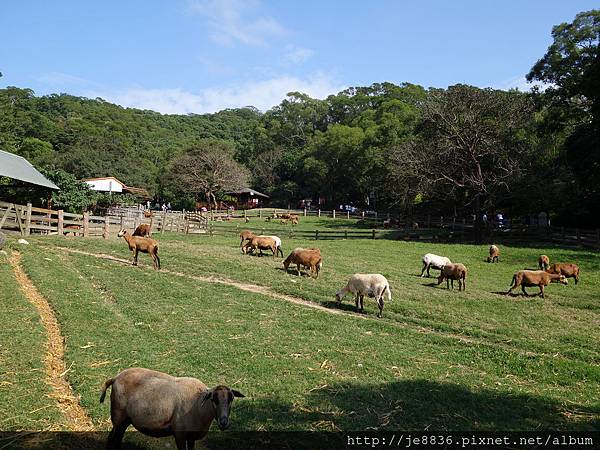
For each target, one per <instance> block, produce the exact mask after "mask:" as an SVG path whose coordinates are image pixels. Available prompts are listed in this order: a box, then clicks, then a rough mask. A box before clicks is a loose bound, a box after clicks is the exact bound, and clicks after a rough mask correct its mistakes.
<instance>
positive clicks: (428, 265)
mask: <svg viewBox="0 0 600 450" xmlns="http://www.w3.org/2000/svg"><path fill="white" fill-rule="evenodd" d="M430 267H431V264H427V278H429V277H430V275H429V268H430Z"/></svg>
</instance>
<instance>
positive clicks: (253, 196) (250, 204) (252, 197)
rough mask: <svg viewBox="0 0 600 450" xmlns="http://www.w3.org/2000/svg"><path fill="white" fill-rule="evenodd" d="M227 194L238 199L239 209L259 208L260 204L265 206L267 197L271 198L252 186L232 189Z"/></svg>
mask: <svg viewBox="0 0 600 450" xmlns="http://www.w3.org/2000/svg"><path fill="white" fill-rule="evenodd" d="M225 194H227V195H229V196H231V197H234V198H235V199H236V203H237V208H238V209H250V208H258V207H259V206H263V202H264V201H265V199H268V198H269V196H268V195H266V194H263V193H262V192H258V191H255V190H254V189H250V188H243V189H240V190H238V191H230V192H226V193H225Z"/></svg>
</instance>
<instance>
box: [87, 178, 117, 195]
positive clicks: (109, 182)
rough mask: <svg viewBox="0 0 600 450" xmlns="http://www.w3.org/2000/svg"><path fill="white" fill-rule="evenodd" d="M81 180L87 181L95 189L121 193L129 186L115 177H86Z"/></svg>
mask: <svg viewBox="0 0 600 450" xmlns="http://www.w3.org/2000/svg"><path fill="white" fill-rule="evenodd" d="M81 181H83V182H85V183H87V184H88V185H89V186H90V189H91V190H93V191H101V192H119V193H120V192H123V190H125V189H126V188H127V186H126V185H125V184H124V183H122V182H120V181H119V180H117V179H116V178H115V177H102V178H86V179H84V180H81Z"/></svg>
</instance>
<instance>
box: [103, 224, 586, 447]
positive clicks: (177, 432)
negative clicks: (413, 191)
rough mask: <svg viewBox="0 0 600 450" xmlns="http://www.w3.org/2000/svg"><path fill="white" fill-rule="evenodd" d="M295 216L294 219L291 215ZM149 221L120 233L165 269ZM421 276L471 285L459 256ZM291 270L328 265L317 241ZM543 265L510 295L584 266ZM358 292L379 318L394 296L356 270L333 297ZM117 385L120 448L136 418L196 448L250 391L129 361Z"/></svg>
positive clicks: (276, 241)
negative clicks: (372, 303) (236, 400)
mask: <svg viewBox="0 0 600 450" xmlns="http://www.w3.org/2000/svg"><path fill="white" fill-rule="evenodd" d="M286 219H287V220H291V219H294V218H291V219H290V218H286ZM150 235H151V229H150V227H149V226H148V225H140V226H138V227H137V228H136V230H135V231H134V232H133V234H131V235H130V234H129V233H128V232H127V231H126V230H121V231H119V234H118V236H119V237H122V238H123V239H125V241H126V242H127V245H128V247H129V249H130V250H131V252H132V253H133V265H137V259H138V253H140V252H142V253H148V254H149V255H150V257H151V258H152V260H153V263H154V268H155V269H157V270H159V269H160V258H159V257H158V242H157V241H156V240H154V239H152V238H151V237H150ZM239 246H240V248H241V249H242V253H243V254H251V253H254V252H257V251H258V253H259V255H262V254H263V253H262V251H263V250H265V251H267V250H270V251H271V252H272V256H273V258H275V257H277V256H281V257H282V258H283V249H282V247H281V239H280V238H279V237H277V236H260V235H258V236H257V235H255V234H254V233H252V232H251V231H247V230H245V231H242V232H241V233H240V244H239ZM499 260H500V250H499V249H498V247H497V246H495V245H492V246H491V247H490V249H489V257H488V258H487V261H488V262H489V263H494V262H496V263H497V262H499ZM422 261H423V267H422V270H421V277H424V276H425V274H427V276H430V274H429V270H430V269H431V268H434V269H437V270H439V271H440V275H439V277H438V283H437V284H438V285H439V284H441V283H442V282H443V281H444V280H446V286H447V288H448V289H450V287H452V288H454V281H457V282H458V289H459V291H460V290H465V288H466V284H465V281H466V278H467V268H466V267H465V265H464V264H461V263H453V262H452V261H450V259H449V258H447V257H444V256H438V255H434V254H432V253H427V254H426V255H424V256H423V260H422ZM283 265H284V268H285V270H286V272H287V270H288V267H289V266H290V265H295V266H296V271H297V274H298V275H300V270H301V268H306V269H308V270H309V271H310V275H311V276H314V278H318V276H319V272H320V271H321V270H322V267H323V257H322V255H321V251H320V249H318V248H306V249H305V248H295V249H294V250H293V251H292V252H291V253H290V254H289V256H288V257H287V258H286V259H285V260H284V261H283ZM538 267H539V270H528V269H526V270H519V271H517V272H516V273H515V274H514V276H513V280H512V285H511V287H510V288H509V290H508V292H507V293H506V294H510V293H511V292H512V291H513V290H514V289H516V288H518V287H519V286H521V289H522V290H523V293H524V294H525V295H526V296H527V295H528V294H527V292H526V291H525V288H526V287H534V286H537V287H539V289H540V295H541V296H542V298H544V287H546V286H548V284H550V283H552V282H557V283H562V284H567V278H574V279H575V283H576V284H577V283H578V281H579V267H578V266H577V265H576V264H570V263H568V264H564V263H563V264H552V265H550V260H549V258H548V257H547V256H546V255H541V256H540V257H539V260H538ZM349 293H351V294H353V295H354V299H355V303H356V309H357V310H358V311H359V312H363V310H364V305H363V300H364V296H365V295H366V296H368V297H372V298H374V299H375V301H376V302H377V305H378V307H379V312H378V314H377V317H381V316H382V314H383V308H384V298H387V300H388V301H391V299H392V293H391V289H390V285H389V283H388V281H387V279H386V278H385V277H384V276H383V275H381V274H359V273H357V274H354V275H352V276H351V277H350V279H349V280H348V282H347V284H346V286H344V287H343V288H342V289H340V290H339V291H337V293H336V295H335V298H336V300H337V301H338V302H341V301H342V299H343V298H344V296H346V295H347V294H349ZM111 386H112V391H111V421H112V424H113V428H112V430H111V432H110V434H109V437H108V448H120V445H121V441H122V439H123V436H124V433H125V430H126V429H127V427H128V426H129V425H133V426H134V427H135V428H137V429H138V430H139V431H141V432H143V433H144V434H148V435H150V436H155V437H161V436H170V435H172V436H174V437H175V442H176V445H177V448H178V450H183V449H186V448H187V449H193V448H194V445H195V441H196V440H197V439H201V438H203V437H204V436H205V435H206V434H207V432H208V430H209V428H210V425H211V423H212V421H213V420H214V421H216V422H217V425H218V426H219V428H220V429H222V430H224V429H225V428H227V427H228V425H229V412H230V409H231V404H232V402H233V400H234V398H235V397H244V395H243V394H242V393H241V392H239V391H236V390H235V389H231V388H229V387H227V386H224V385H219V386H216V387H214V388H212V389H209V388H208V387H207V386H206V385H204V384H203V383H202V382H201V381H199V380H197V379H195V378H188V377H183V378H177V377H173V376H171V375H168V374H165V373H162V372H157V371H154V370H149V369H144V368H130V369H126V370H124V371H122V372H121V373H119V374H118V375H117V376H115V377H114V378H110V379H108V380H106V382H105V383H104V385H103V388H102V393H101V397H100V402H103V401H104V398H105V395H106V390H107V389H108V388H109V387H111Z"/></svg>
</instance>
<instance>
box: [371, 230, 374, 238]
mask: <svg viewBox="0 0 600 450" xmlns="http://www.w3.org/2000/svg"><path fill="white" fill-rule="evenodd" d="M371 231H372V233H373V234H372V239H375V229H373V230H371Z"/></svg>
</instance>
